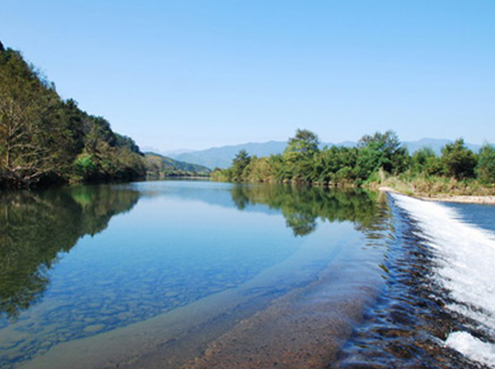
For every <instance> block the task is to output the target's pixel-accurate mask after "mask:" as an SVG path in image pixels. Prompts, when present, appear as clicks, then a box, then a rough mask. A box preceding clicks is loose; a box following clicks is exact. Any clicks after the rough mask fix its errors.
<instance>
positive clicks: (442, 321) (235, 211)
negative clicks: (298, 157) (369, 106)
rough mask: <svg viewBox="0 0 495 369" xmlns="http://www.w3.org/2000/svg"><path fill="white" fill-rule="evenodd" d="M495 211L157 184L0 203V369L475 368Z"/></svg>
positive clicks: (487, 360)
mask: <svg viewBox="0 0 495 369" xmlns="http://www.w3.org/2000/svg"><path fill="white" fill-rule="evenodd" d="M494 215H495V208H494V207H490V206H482V205H466V204H456V205H446V204H441V203H429V202H424V201H420V200H415V199H411V198H408V197H404V196H400V195H386V194H379V193H372V192H365V191H359V190H352V191H342V190H332V189H327V188H308V187H301V188H300V187H294V186H275V185H273V186H272V185H233V184H222V183H212V182H200V181H156V182H141V183H131V184H123V185H101V186H79V187H68V188H61V189H50V190H46V191H41V192H11V193H2V194H0V314H1V315H0V368H1V369H7V368H9V369H10V368H15V369H17V368H52V369H57V368H60V369H66V368H73V369H77V368H80V369H103V368H117V367H118V368H129V369H131V368H149V369H153V368H184V369H186V368H407V367H409V368H489V367H493V363H494V362H495V344H494V343H495V340H494V337H495V308H494V307H495V301H494V300H493V299H494V296H495V291H494V290H493V281H494V280H495V275H494V273H495V272H494V270H495V269H494V268H493V265H495V264H494V263H495V226H494V224H493V221H492V220H493V219H495V218H494Z"/></svg>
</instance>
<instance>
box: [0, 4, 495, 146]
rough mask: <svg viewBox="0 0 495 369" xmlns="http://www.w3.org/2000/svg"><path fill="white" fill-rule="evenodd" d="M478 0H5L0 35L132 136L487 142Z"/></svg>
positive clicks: (489, 44) (493, 33)
mask: <svg viewBox="0 0 495 369" xmlns="http://www.w3.org/2000/svg"><path fill="white" fill-rule="evenodd" d="M493 19H495V1H493V0H485V1H478V0H469V1H456V0H425V1H423V0H409V1H406V0H389V1H385V0H384V1H382V0H373V1H370V0H361V1H358V0H345V1H344V0H340V1H332V0H327V1H292V0H283V1H282V0H249V1H248V0H243V1H241V0H195V1H193V0H180V1H151V0H150V1H146V0H142V1H128V0H119V1H105V0H98V1H96V0H74V1H67V0H64V1H62V0H44V1H39V0H27V1H25V0H16V1H5V2H3V4H2V6H1V9H0V40H1V41H2V42H3V43H4V45H6V46H9V47H12V48H15V49H18V50H21V51H22V52H23V54H24V56H25V57H26V58H27V59H28V60H29V61H30V62H32V63H33V64H35V65H36V66H37V67H39V68H40V69H41V71H42V72H43V73H45V74H46V76H47V77H48V79H49V80H51V81H54V82H55V84H56V86H57V91H58V92H59V93H60V94H61V95H62V97H64V98H74V99H75V100H76V101H78V102H79V106H80V107H81V108H82V109H84V110H86V111H88V112H89V113H91V114H94V115H100V116H104V117H105V118H107V119H108V120H109V121H110V122H111V124H112V128H113V129H114V130H116V131H117V132H119V133H122V134H126V135H128V136H131V137H133V138H134V139H135V140H136V141H137V143H138V144H139V145H140V146H148V147H154V148H158V149H161V150H174V149H180V148H191V149H202V148H208V147H212V146H222V145H228V144H238V143H245V142H264V141H269V140H286V139H287V138H289V137H291V136H293V134H294V132H295V130H296V128H307V129H311V130H313V131H314V132H316V133H317V134H318V135H319V136H320V139H321V140H322V141H324V142H341V141H345V140H354V141H355V140H358V139H359V138H360V137H361V136H362V135H363V134H366V133H373V132H375V131H377V130H380V131H385V130H387V129H392V130H394V131H396V132H397V133H398V134H399V137H400V138H401V139H402V140H405V141H409V140H416V139H420V138H423V137H432V138H450V139H454V138H457V137H461V136H462V137H464V138H465V139H466V141H468V142H472V143H483V142H485V141H489V142H494V141H495V22H494V21H493Z"/></svg>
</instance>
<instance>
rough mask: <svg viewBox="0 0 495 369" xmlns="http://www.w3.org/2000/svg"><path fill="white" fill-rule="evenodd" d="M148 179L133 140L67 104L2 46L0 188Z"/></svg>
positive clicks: (40, 77) (48, 85)
mask: <svg viewBox="0 0 495 369" xmlns="http://www.w3.org/2000/svg"><path fill="white" fill-rule="evenodd" d="M144 175H145V166H144V160H143V156H142V154H141V153H140V152H139V148H138V147H137V145H136V144H135V143H134V141H133V140H132V139H131V138H129V137H125V136H121V135H119V134H117V133H115V132H113V131H112V129H111V128H110V124H109V122H108V121H106V120H105V119H104V118H101V117H95V116H92V115H89V114H87V113H86V112H84V111H82V110H81V109H79V108H78V106H77V103H76V102H75V101H74V100H71V99H69V100H63V99H62V98H61V97H60V96H59V95H58V94H57V92H56V90H55V86H54V84H53V83H50V82H48V81H47V80H46V79H45V78H44V77H43V76H42V75H41V74H40V73H39V72H37V71H36V69H35V68H34V67H33V66H32V65H29V64H28V63H26V61H25V60H24V59H23V57H22V55H21V54H20V52H18V51H15V50H12V49H5V48H4V47H3V46H2V44H1V43H0V187H32V186H37V185H41V184H47V183H54V182H71V181H108V180H131V179H136V178H140V177H143V176H144Z"/></svg>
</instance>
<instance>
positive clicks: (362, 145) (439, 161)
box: [213, 130, 495, 185]
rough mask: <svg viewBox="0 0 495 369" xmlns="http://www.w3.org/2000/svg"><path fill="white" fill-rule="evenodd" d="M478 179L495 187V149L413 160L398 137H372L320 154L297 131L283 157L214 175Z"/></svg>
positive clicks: (449, 148) (337, 180)
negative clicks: (356, 143)
mask: <svg viewBox="0 0 495 369" xmlns="http://www.w3.org/2000/svg"><path fill="white" fill-rule="evenodd" d="M386 176H388V177H390V176H400V177H401V178H406V179H409V180H411V179H413V178H418V177H421V178H428V179H431V178H437V179H445V178H448V179H452V180H454V181H469V180H476V179H478V180H479V181H481V182H482V183H485V184H494V183H495V148H494V147H493V146H490V145H485V146H484V147H483V148H482V149H481V151H480V153H479V154H476V153H474V152H473V151H471V150H470V149H468V148H467V147H466V146H465V144H464V141H463V140H462V139H458V140H456V141H455V142H453V143H451V144H447V145H445V147H444V148H443V149H442V153H441V156H437V154H436V153H435V152H434V151H433V150H431V149H429V148H423V149H420V150H418V151H416V152H415V153H414V154H413V155H412V156H411V155H410V154H409V153H408V151H407V149H406V148H405V147H404V146H403V145H402V143H401V141H400V140H399V138H398V136H397V134H395V133H394V132H392V131H387V132H385V133H380V132H376V133H375V134H373V135H366V136H364V137H363V138H361V140H360V141H359V143H358V145H357V147H344V146H331V147H324V148H322V149H320V148H319V140H318V137H317V135H316V134H314V133H313V132H310V131H308V130H297V132H296V135H295V136H294V137H293V138H291V139H290V140H289V143H288V145H287V148H286V149H285V151H284V153H283V154H282V155H272V156H270V157H263V158H258V157H256V156H250V155H249V154H248V153H247V152H246V151H241V152H239V154H238V155H237V156H236V157H235V158H234V160H233V163H232V166H231V167H230V168H228V169H225V170H216V171H215V172H214V173H213V178H214V179H215V180H223V181H233V182H291V183H315V184H325V185H328V184H330V185H343V184H352V185H361V184H364V183H370V182H380V181H381V179H382V178H381V177H386Z"/></svg>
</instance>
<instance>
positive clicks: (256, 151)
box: [169, 138, 481, 169]
mask: <svg viewBox="0 0 495 369" xmlns="http://www.w3.org/2000/svg"><path fill="white" fill-rule="evenodd" d="M453 141H454V140H447V139H435V138H422V139H420V140H417V141H406V142H403V145H404V146H406V147H407V148H408V150H409V152H411V153H413V152H415V151H417V150H419V149H420V148H423V147H430V148H431V149H433V150H434V151H435V152H436V153H437V154H440V151H441V149H442V147H443V146H445V145H446V144H448V143H451V142H453ZM332 145H337V146H346V147H352V146H356V145H357V142H353V141H345V142H340V143H337V144H333V143H322V144H321V147H324V146H329V147H330V146H332ZM286 146H287V142H286V141H268V142H262V143H252V142H251V143H246V144H239V145H229V146H221V147H212V148H210V149H206V150H198V151H191V152H186V153H180V154H169V157H171V158H173V159H175V160H179V161H183V162H187V163H193V164H198V165H203V166H205V167H208V168H210V169H214V168H222V169H224V168H227V167H229V166H230V165H231V164H232V159H233V158H234V156H235V155H236V154H237V153H238V152H239V151H240V150H246V151H247V152H248V153H249V154H250V155H256V156H258V157H262V156H270V155H274V154H280V153H282V152H283V151H284V150H285V147H286ZM466 146H467V147H468V148H470V149H471V150H473V151H475V152H478V150H479V149H480V148H481V145H476V144H470V143H466Z"/></svg>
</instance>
